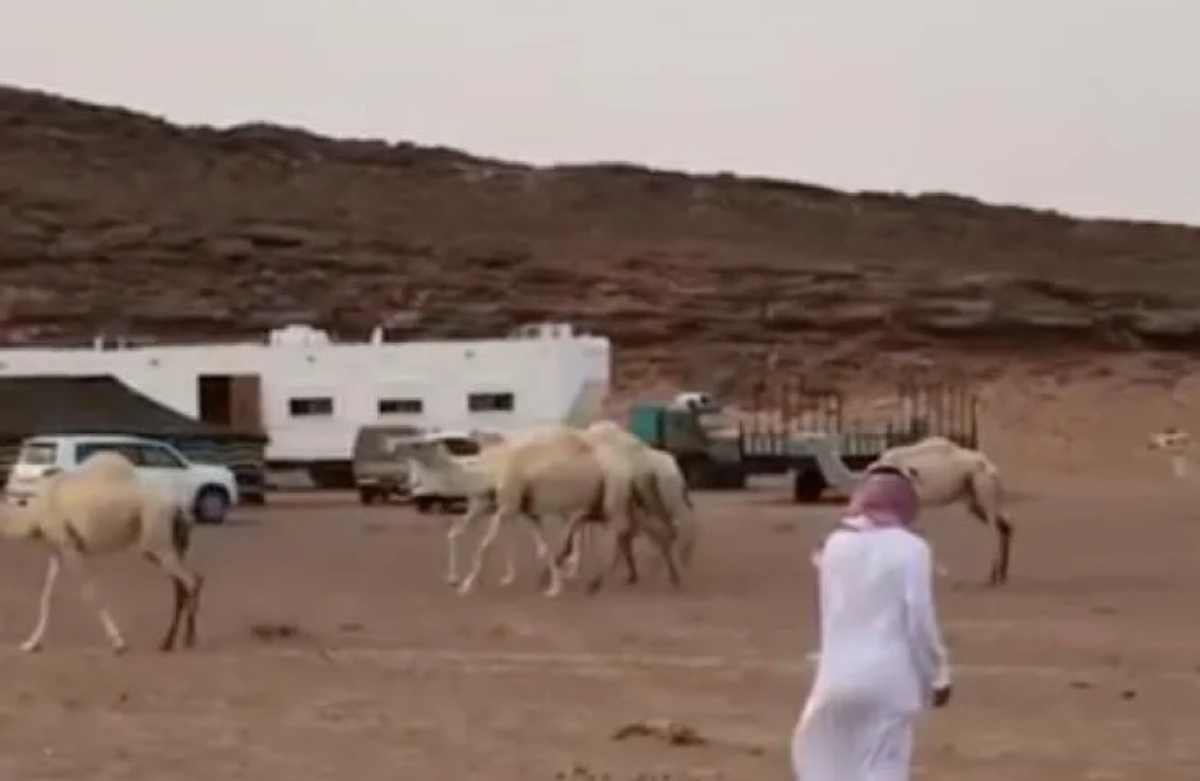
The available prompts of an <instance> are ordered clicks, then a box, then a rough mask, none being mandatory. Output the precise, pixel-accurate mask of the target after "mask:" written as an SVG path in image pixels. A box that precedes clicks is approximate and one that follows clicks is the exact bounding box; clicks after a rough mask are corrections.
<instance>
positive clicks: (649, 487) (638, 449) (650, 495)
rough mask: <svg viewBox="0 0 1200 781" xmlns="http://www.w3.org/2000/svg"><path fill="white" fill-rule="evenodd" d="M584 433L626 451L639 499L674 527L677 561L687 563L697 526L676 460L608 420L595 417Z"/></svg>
mask: <svg viewBox="0 0 1200 781" xmlns="http://www.w3.org/2000/svg"><path fill="white" fill-rule="evenodd" d="M583 433H584V436H585V437H586V438H587V439H588V440H589V441H591V442H594V443H597V444H607V445H610V446H612V447H615V448H618V449H619V450H621V451H622V452H624V453H625V454H626V457H627V458H628V459H629V460H630V463H631V464H632V465H633V468H634V490H635V492H636V496H637V500H638V503H639V504H640V506H641V507H642V508H644V509H645V510H646V511H648V512H652V513H654V514H655V515H657V516H658V517H659V518H660V519H661V520H662V522H663V523H665V524H667V525H668V526H671V527H673V528H674V529H675V532H676V535H677V536H676V542H677V546H678V557H679V563H680V564H681V565H682V566H684V567H687V566H688V565H689V564H690V562H691V559H692V554H693V552H694V550H695V546H696V538H697V536H698V533H699V527H698V524H697V521H696V514H695V508H694V507H693V505H692V501H691V496H690V494H689V492H688V487H687V480H686V479H685V478H684V476H683V471H682V470H681V469H680V468H679V462H678V461H676V460H675V457H674V456H673V455H671V454H670V453H668V452H666V451H663V450H659V449H658V448H655V447H652V446H650V445H648V444H646V443H645V442H644V441H642V440H641V439H640V438H638V437H637V436H636V435H634V434H633V433H632V432H630V431H629V430H628V429H626V428H625V427H624V426H621V425H620V424H618V423H616V422H614V421H611V420H601V421H597V422H595V423H593V424H591V425H590V426H588V428H587V429H585V430H584V432H583ZM584 528H586V527H584ZM572 540H573V538H570V537H566V538H564V541H565V542H566V544H567V545H571V544H572ZM635 578H636V575H635Z"/></svg>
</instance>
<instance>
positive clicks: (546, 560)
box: [529, 518, 563, 597]
mask: <svg viewBox="0 0 1200 781" xmlns="http://www.w3.org/2000/svg"><path fill="white" fill-rule="evenodd" d="M529 520H530V523H531V524H532V526H531V530H532V533H533V544H534V547H535V548H536V549H537V557H538V560H539V561H541V562H542V564H543V565H544V566H545V567H546V569H547V570H549V580H548V582H547V584H546V588H545V589H544V590H543V591H542V593H543V594H544V595H545V596H548V597H556V596H558V595H559V594H561V593H562V585H563V581H562V571H561V570H560V569H559V567H558V558H557V557H556V556H555V555H554V551H553V550H551V548H550V544H549V542H547V540H546V537H545V535H543V534H542V527H541V524H540V523H539V522H538V520H537V519H536V518H530V519H529ZM560 555H561V554H560Z"/></svg>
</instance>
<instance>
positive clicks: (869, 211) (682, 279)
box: [0, 88, 1200, 373]
mask: <svg viewBox="0 0 1200 781" xmlns="http://www.w3.org/2000/svg"><path fill="white" fill-rule="evenodd" d="M397 131H398V132H402V131H403V128H397ZM0 207H2V209H3V213H4V216H5V219H3V220H0V283H2V284H0V333H2V335H3V337H4V338H6V339H7V340H8V341H10V342H14V341H24V342H27V341H51V340H53V341H62V340H66V339H78V338H80V337H85V336H90V335H91V334H93V333H95V332H96V331H97V330H105V331H108V332H110V333H111V332H114V331H120V332H124V333H126V334H136V335H141V336H147V337H155V338H167V339H177V338H200V337H203V338H210V337H227V336H235V335H246V334H251V333H259V332H261V331H262V329H264V328H266V327H268V326H271V325H275V324H278V323H282V322H285V321H291V320H294V319H297V318H305V319H311V320H313V321H316V322H318V323H320V324H323V325H325V326H327V327H331V328H333V329H335V330H337V331H339V332H342V333H345V334H347V335H351V334H353V335H355V336H361V335H362V334H365V332H366V331H367V329H369V328H370V327H371V326H372V325H374V324H375V323H378V322H383V323H385V324H387V325H388V326H389V327H390V329H391V335H393V336H394V337H396V338H399V337H404V336H410V335H449V334H456V335H468V334H483V333H496V332H497V331H498V330H500V329H504V328H507V327H509V326H512V325H514V324H516V323H519V322H523V321H528V320H531V319H537V318H555V319H558V318H562V319H570V320H573V321H575V322H578V323H581V324H582V325H584V326H586V327H589V328H593V329H596V330H599V331H601V332H604V333H606V334H609V335H610V336H612V337H613V338H614V340H615V342H616V344H617V345H618V347H619V348H620V350H621V351H622V355H623V356H624V357H625V358H627V359H629V360H628V365H630V366H633V365H638V364H639V363H640V364H642V365H645V364H647V363H648V362H661V363H665V364H666V365H668V366H670V367H678V366H680V365H683V364H688V365H690V366H692V367H699V368H701V369H703V368H704V367H705V366H706V365H716V364H720V365H721V366H722V367H723V369H724V371H725V372H726V373H731V372H734V371H740V372H741V373H744V370H745V362H746V361H751V360H753V361H755V362H757V361H759V360H760V359H761V357H762V354H763V353H764V352H772V357H773V358H774V359H779V358H781V357H782V358H784V359H787V358H789V357H791V356H796V355H801V354H802V355H803V356H804V357H805V358H806V360H821V359H823V358H828V359H830V360H843V361H844V360H848V358H847V356H860V357H861V356H863V355H873V356H874V355H879V354H880V351H884V352H890V353H897V352H898V353H903V352H905V351H909V352H911V351H913V350H930V349H934V350H936V349H941V348H950V349H954V350H958V349H959V348H969V349H971V350H978V349H989V350H991V349H1021V350H1035V351H1036V350H1042V349H1064V348H1071V349H1075V350H1080V351H1090V350H1094V349H1136V348H1141V347H1152V348H1158V349H1168V350H1179V351H1194V350H1197V349H1200V307H1198V306H1197V299H1196V296H1195V295H1193V291H1194V290H1197V289H1200V285H1198V283H1200V263H1197V262H1196V261H1197V259H1200V230H1198V229H1195V228H1188V227H1180V226H1172V225H1160V224H1149V223H1124V222H1116V221H1082V220H1075V219H1070V218H1068V217H1065V216H1062V215H1060V214H1056V213H1052V212H1045V211H1033V210H1029V209H1022V208H1014V207H1000V206H989V205H985V204H982V203H980V202H977V201H974V200H971V199H968V198H961V197H957V196H952V195H944V194H926V195H920V196H916V197H907V196H902V195H895V194H888V193H857V194H848V193H843V192H838V191H834V190H829V189H825V188H821V187H814V186H810V185H803V184H796V183H790V182H780V181H767V180H759V179H745V178H739V177H735V176H731V175H716V176H688V175H683V174H677V173H668V172H658V171H650V170H645V169H642V168H637V167H633V166H628V165H589V166H559V167H554V168H535V167H531V166H524V165H517V164H513V163H506V162H501V161H496V160H488V159H483V158H478V157H473V156H470V155H468V154H465V153H462V152H458V151H454V150H450V149H443V148H423V147H417V146H414V145H412V144H407V143H396V144H389V143H385V142H383V141H364V140H332V139H327V138H322V137H319V136H316V135H313V134H311V133H308V132H305V131H303V130H297V129H291V128H283V127H276V126H271V125H261V124H255V125H244V126H239V127H235V128H230V129H227V130H214V129H211V128H202V127H200V128H197V127H178V126H174V125H171V124H168V123H166V122H163V121H160V120H158V119H155V118H152V117H149V116H146V115H142V114H137V113H134V112H130V111H126V110H122V109H117V108H108V107H101V106H95V105H89V104H86V103H81V102H77V101H73V100H66V99H62V98H59V97H54V96H50V95H46V94H42V93H37V92H31V91H26V90H19V89H10V88H0ZM747 344H751V345H756V346H758V347H760V348H762V352H759V351H756V350H747V349H745V346H746V345H747ZM747 356H749V357H747ZM684 357H686V360H684ZM639 359H642V360H640V362H639Z"/></svg>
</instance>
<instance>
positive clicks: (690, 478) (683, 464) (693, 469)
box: [678, 458, 708, 490]
mask: <svg viewBox="0 0 1200 781" xmlns="http://www.w3.org/2000/svg"><path fill="white" fill-rule="evenodd" d="M678 463H679V471H680V472H681V473H682V474H683V482H684V484H686V485H687V487H688V488H690V489H693V490H696V489H700V488H707V487H708V485H707V483H708V479H707V478H708V470H707V469H705V468H704V467H705V464H704V462H703V461H701V460H700V459H698V458H683V459H680V460H679V462H678Z"/></svg>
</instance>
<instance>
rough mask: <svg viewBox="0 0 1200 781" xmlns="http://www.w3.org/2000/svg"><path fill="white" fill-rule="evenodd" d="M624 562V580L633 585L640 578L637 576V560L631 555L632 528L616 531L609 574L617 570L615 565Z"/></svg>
mask: <svg viewBox="0 0 1200 781" xmlns="http://www.w3.org/2000/svg"><path fill="white" fill-rule="evenodd" d="M622 561H624V562H625V569H626V571H627V572H626V575H625V582H626V583H627V584H629V585H630V586H632V585H635V584H636V583H637V582H638V581H639V580H640V579H641V578H640V577H639V576H638V568H637V560H636V559H635V558H634V556H633V529H625V530H624V531H621V532H618V533H617V539H616V544H615V545H614V546H613V558H612V564H611V565H610V566H609V574H612V573H615V572H616V571H617V565H618V564H620V563H621V562H622Z"/></svg>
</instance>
